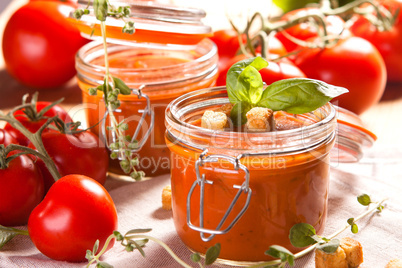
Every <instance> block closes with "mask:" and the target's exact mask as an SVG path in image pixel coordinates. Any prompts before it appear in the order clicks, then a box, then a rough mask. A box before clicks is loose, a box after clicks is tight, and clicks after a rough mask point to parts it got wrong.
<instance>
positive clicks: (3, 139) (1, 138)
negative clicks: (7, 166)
mask: <svg viewBox="0 0 402 268" xmlns="http://www.w3.org/2000/svg"><path fill="white" fill-rule="evenodd" d="M0 144H4V146H6V147H7V145H10V144H18V141H17V139H15V138H14V137H13V136H12V135H11V134H10V133H9V132H8V131H7V130H5V129H2V128H0Z"/></svg>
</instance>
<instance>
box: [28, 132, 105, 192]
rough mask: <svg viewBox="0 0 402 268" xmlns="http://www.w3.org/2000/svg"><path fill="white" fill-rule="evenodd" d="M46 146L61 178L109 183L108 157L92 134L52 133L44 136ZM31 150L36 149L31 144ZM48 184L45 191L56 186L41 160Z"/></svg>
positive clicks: (38, 161) (39, 163)
mask: <svg viewBox="0 0 402 268" xmlns="http://www.w3.org/2000/svg"><path fill="white" fill-rule="evenodd" d="M42 141H43V145H44V146H45V149H46V151H47V153H48V154H49V155H50V157H51V158H52V159H53V161H54V163H55V164H56V166H57V169H58V170H59V172H60V175H61V176H65V175H70V174H81V175H85V176H88V177H91V178H93V179H94V180H96V181H97V182H99V183H100V184H102V185H103V184H104V183H105V181H106V176H107V170H108V165H109V153H108V151H107V149H106V147H105V145H104V144H103V143H102V142H101V141H100V139H99V138H98V136H96V135H95V134H94V133H92V132H90V131H84V132H81V133H78V134H63V133H60V132H57V131H50V132H47V133H43V134H42ZM29 147H31V148H34V146H33V145H32V144H29ZM37 165H38V166H39V167H40V169H41V171H42V174H43V179H44V182H45V191H47V190H48V189H49V188H50V187H51V186H52V184H53V183H54V178H53V177H52V175H51V174H50V172H49V171H48V169H47V168H46V165H45V163H44V162H43V161H42V160H40V159H38V160H37Z"/></svg>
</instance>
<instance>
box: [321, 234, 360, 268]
mask: <svg viewBox="0 0 402 268" xmlns="http://www.w3.org/2000/svg"><path fill="white" fill-rule="evenodd" d="M362 263H363V247H362V245H361V244H360V243H359V241H356V240H354V239H352V238H350V237H345V238H342V239H341V241H340V245H339V247H338V249H337V250H336V252H335V253H332V254H329V253H325V252H324V251H322V250H319V249H316V250H315V267H316V268H344V267H346V268H356V267H359V265H360V264H362Z"/></svg>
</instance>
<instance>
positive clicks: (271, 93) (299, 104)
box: [257, 78, 348, 114]
mask: <svg viewBox="0 0 402 268" xmlns="http://www.w3.org/2000/svg"><path fill="white" fill-rule="evenodd" d="M346 92H348V90H347V89H346V88H343V87H337V86H333V85H330V84H327V83H325V82H322V81H319V80H314V79H309V78H290V79H284V80H280V81H277V82H274V83H272V84H271V85H269V86H268V87H267V88H266V89H265V90H264V92H263V94H262V97H261V100H260V102H259V103H258V104H257V106H261V107H266V108H269V109H272V110H274V111H285V112H288V113H293V114H302V113H308V112H311V111H314V110H315V109H317V108H319V107H321V106H323V105H324V104H326V103H327V102H329V101H330V100H331V99H332V98H335V97H337V96H339V95H341V94H343V93H346Z"/></svg>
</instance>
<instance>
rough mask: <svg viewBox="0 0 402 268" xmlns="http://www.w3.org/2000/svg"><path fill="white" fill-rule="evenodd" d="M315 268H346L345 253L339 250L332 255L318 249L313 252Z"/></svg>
mask: <svg viewBox="0 0 402 268" xmlns="http://www.w3.org/2000/svg"><path fill="white" fill-rule="evenodd" d="M315 267H316V268H348V261H347V260H346V253H345V251H344V250H343V249H342V248H341V247H338V249H337V250H336V251H335V252H334V253H325V252H324V251H322V250H320V249H316V250H315Z"/></svg>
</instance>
